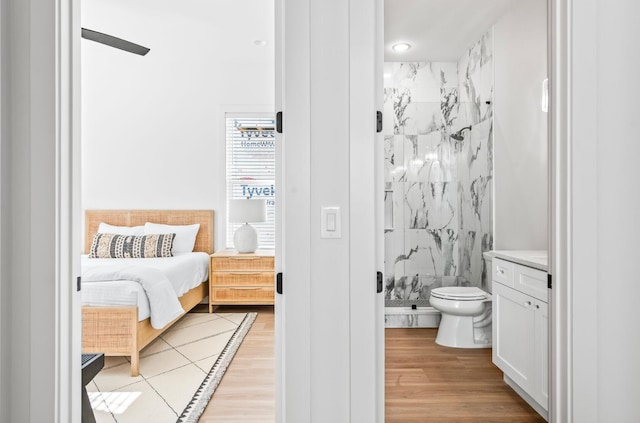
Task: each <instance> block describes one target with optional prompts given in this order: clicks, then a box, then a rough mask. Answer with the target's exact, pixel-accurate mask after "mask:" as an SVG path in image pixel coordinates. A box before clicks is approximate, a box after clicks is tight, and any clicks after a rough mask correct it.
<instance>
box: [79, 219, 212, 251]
mask: <svg viewBox="0 0 640 423" xmlns="http://www.w3.org/2000/svg"><path fill="white" fill-rule="evenodd" d="M84 217H85V232H84V233H85V235H84V251H85V253H88V251H89V250H90V249H91V242H92V241H93V235H94V234H95V233H96V232H97V231H98V225H100V222H104V223H108V224H110V225H116V226H138V225H144V224H145V223H146V222H153V223H163V224H165V225H189V224H193V223H199V224H200V230H199V231H198V235H197V236H196V245H195V247H194V248H193V251H202V252H205V253H209V254H212V253H213V210H85V216H84Z"/></svg>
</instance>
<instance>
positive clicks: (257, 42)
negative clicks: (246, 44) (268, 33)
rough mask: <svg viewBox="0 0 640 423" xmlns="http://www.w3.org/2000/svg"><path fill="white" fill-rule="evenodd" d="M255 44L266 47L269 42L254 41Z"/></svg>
mask: <svg viewBox="0 0 640 423" xmlns="http://www.w3.org/2000/svg"><path fill="white" fill-rule="evenodd" d="M253 44H254V45H256V46H266V45H267V41H266V40H253Z"/></svg>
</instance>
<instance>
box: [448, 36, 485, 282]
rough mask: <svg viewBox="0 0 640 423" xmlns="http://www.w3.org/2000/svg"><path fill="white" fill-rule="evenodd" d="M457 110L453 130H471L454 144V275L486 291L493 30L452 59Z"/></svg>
mask: <svg viewBox="0 0 640 423" xmlns="http://www.w3.org/2000/svg"><path fill="white" fill-rule="evenodd" d="M458 76H459V93H460V94H459V99H460V103H459V110H458V119H457V120H456V122H455V123H454V125H453V128H454V130H456V131H458V130H459V129H460V128H463V127H466V126H471V127H472V129H471V131H469V132H466V135H465V140H464V141H463V142H461V143H458V147H459V148H458V150H457V155H456V158H457V160H458V179H459V184H458V208H459V210H460V213H459V214H458V218H459V226H458V230H459V232H458V237H459V247H460V268H459V273H458V275H459V276H460V277H462V278H463V279H465V280H468V281H470V282H471V284H472V285H474V286H479V287H482V288H485V289H486V288H487V286H488V280H487V278H488V277H490V275H489V273H490V271H489V270H488V269H487V268H486V267H485V262H484V260H483V259H482V253H483V252H485V251H489V250H491V249H492V248H493V210H492V207H493V104H492V101H493V29H490V30H489V31H487V32H486V33H485V34H484V35H483V36H482V37H481V38H480V40H478V42H476V43H475V44H474V45H473V47H472V48H470V49H469V50H468V52H467V53H466V54H464V55H463V56H462V57H461V58H460V60H459V61H458Z"/></svg>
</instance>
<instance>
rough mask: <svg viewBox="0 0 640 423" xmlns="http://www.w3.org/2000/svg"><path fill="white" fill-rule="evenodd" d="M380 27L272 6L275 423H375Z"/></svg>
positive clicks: (311, 4) (329, 4)
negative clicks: (278, 121)
mask: <svg viewBox="0 0 640 423" xmlns="http://www.w3.org/2000/svg"><path fill="white" fill-rule="evenodd" d="M381 17H382V2H381V1H375V2H372V1H370V0H351V1H350V2H345V1H343V0H276V112H280V111H281V112H282V117H283V118H282V123H283V125H282V126H283V128H282V129H283V133H282V134H278V135H277V137H276V144H277V147H276V157H277V158H276V168H277V174H276V190H277V192H278V202H277V204H278V209H277V210H276V214H277V218H276V222H277V232H278V234H277V236H276V240H277V241H276V243H277V249H276V272H281V273H282V281H283V286H282V288H283V289H282V294H279V295H277V296H276V297H277V298H276V316H275V319H276V322H275V325H276V327H275V329H276V378H277V382H276V389H277V391H276V397H277V404H276V421H277V422H289V423H306V422H354V423H359V422H382V421H384V407H383V404H384V391H383V389H382V387H383V386H384V385H383V384H384V378H383V375H384V373H383V372H384V356H383V355H384V332H383V326H382V325H383V315H382V302H383V301H382V294H381V293H377V289H376V288H377V286H376V285H377V284H376V272H377V271H381V270H382V263H381V262H380V261H379V257H380V256H381V254H379V251H380V246H379V245H378V243H379V242H381V239H380V238H379V237H378V236H377V234H379V233H382V231H383V229H382V225H381V222H382V219H381V218H380V216H379V214H380V213H381V212H382V197H381V196H379V195H376V193H380V192H382V186H378V185H377V182H376V181H378V180H379V178H377V174H379V173H380V172H376V162H377V161H380V159H381V157H382V155H381V154H379V151H378V150H379V148H380V147H381V143H382V140H381V139H380V136H379V135H377V133H376V126H375V124H376V110H377V109H378V107H376V106H377V105H378V104H380V103H381V98H380V94H381V92H380V87H382V73H381V67H382V63H381V58H382V56H381V55H380V54H379V53H380V52H379V51H378V50H379V49H378V47H377V45H380V46H382V43H381V39H382V37H381V34H382V25H381V24H382V21H381ZM378 226H379V227H378Z"/></svg>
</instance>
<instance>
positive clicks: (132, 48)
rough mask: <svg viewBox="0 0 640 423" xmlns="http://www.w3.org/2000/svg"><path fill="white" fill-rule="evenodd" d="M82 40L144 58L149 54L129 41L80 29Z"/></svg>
mask: <svg viewBox="0 0 640 423" xmlns="http://www.w3.org/2000/svg"><path fill="white" fill-rule="evenodd" d="M82 38H84V39H86V40H91V41H95V42H96V43H101V44H105V45H108V46H110V47H114V48H117V49H120V50H124V51H128V52H129V53H134V54H139V55H140V56H144V55H145V54H147V53H149V51H150V50H149V49H148V48H146V47H143V46H141V45H138V44H134V43H132V42H130V41H127V40H123V39H122V38H118V37H114V36H113V35H108V34H103V33H102V32H98V31H93V30H91V29H86V28H82Z"/></svg>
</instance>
